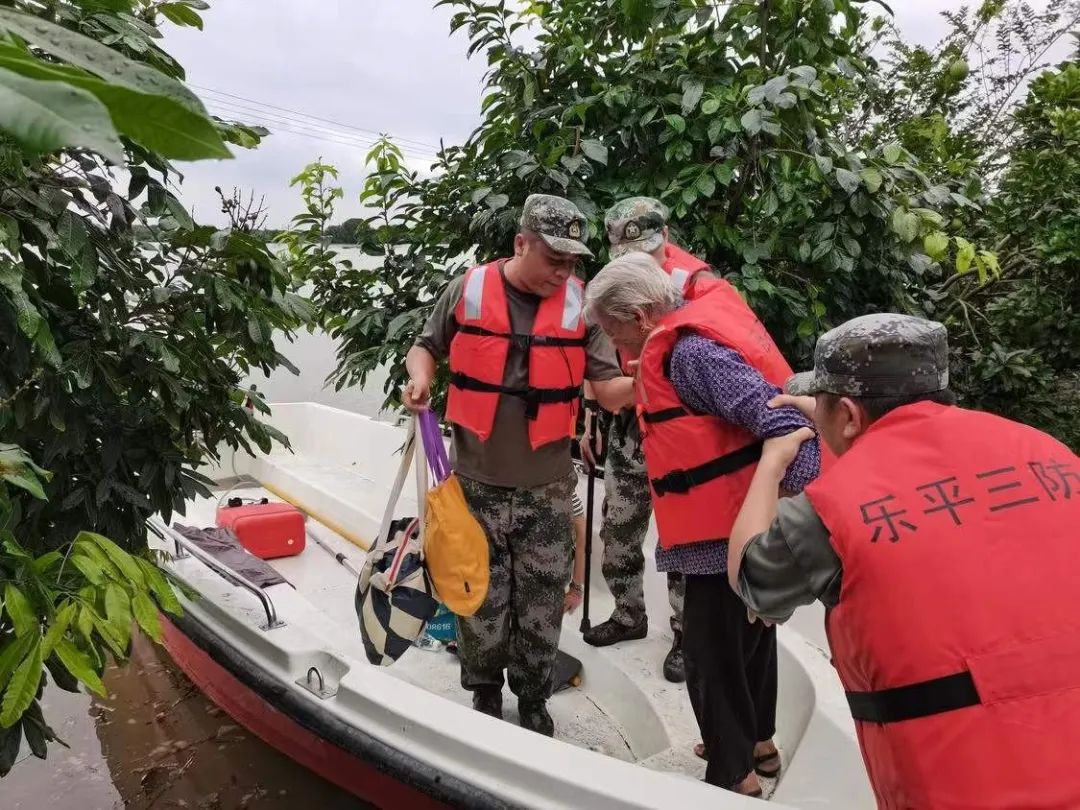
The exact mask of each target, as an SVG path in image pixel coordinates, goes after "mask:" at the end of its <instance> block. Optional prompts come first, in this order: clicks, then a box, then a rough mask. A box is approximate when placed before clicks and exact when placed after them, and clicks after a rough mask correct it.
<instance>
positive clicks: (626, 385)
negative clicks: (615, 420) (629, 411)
mask: <svg viewBox="0 0 1080 810" xmlns="http://www.w3.org/2000/svg"><path fill="white" fill-rule="evenodd" d="M589 384H590V385H591V386H592V390H593V392H594V393H595V395H596V401H597V402H599V403H600V407H601V408H603V409H604V410H605V411H610V412H611V413H618V412H619V411H621V410H622V409H623V408H632V407H633V406H634V378H633V377H615V378H614V379H611V380H590V381H589Z"/></svg>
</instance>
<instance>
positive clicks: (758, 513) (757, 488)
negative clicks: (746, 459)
mask: <svg viewBox="0 0 1080 810" xmlns="http://www.w3.org/2000/svg"><path fill="white" fill-rule="evenodd" d="M783 479H784V468H783V467H781V466H779V465H776V464H771V463H769V462H768V460H766V459H764V458H763V459H762V461H761V463H759V464H758V466H757V470H755V471H754V478H753V480H751V482H750V489H749V490H748V491H747V493H746V498H745V500H743V503H742V508H741V509H739V514H738V516H737V517H736V518H735V523H734V525H733V526H732V527H731V536H730V537H729V539H728V566H727V568H728V579H729V580H730V582H731V586H732V587H733V588H735V587H736V586H737V583H738V581H739V568H740V567H741V566H742V557H743V549H745V548H746V544H747V543H749V542H750V540H751V539H753V538H754V537H756V536H757V535H759V534H761V533H762V532H764V531H767V530H768V528H769V527H770V526H771V525H772V522H773V521H774V520H776V509H777V503H778V502H779V500H780V482H781V481H782V480H783Z"/></svg>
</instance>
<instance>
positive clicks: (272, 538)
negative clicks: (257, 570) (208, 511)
mask: <svg viewBox="0 0 1080 810" xmlns="http://www.w3.org/2000/svg"><path fill="white" fill-rule="evenodd" d="M217 524H218V526H221V527H222V528H224V529H230V530H232V533H233V534H235V535H236V537H237V539H238V540H239V541H240V545H242V546H243V547H244V548H246V549H247V550H248V551H250V552H251V553H252V554H254V555H255V556H256V557H261V558H262V559H264V560H272V559H274V558H275V557H292V556H294V555H296V554H299V553H300V552H301V551H303V550H304V545H305V540H306V536H305V533H304V515H303V514H302V513H301V512H300V510H299V509H297V508H296V507H295V506H292V505H290V504H287V503H274V502H271V503H246V504H243V505H242V506H219V507H218V510H217Z"/></svg>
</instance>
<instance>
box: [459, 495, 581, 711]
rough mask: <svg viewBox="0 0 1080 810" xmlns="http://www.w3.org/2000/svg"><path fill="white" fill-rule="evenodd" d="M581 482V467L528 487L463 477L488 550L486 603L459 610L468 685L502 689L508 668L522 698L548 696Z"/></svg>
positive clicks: (464, 683) (512, 684)
mask: <svg viewBox="0 0 1080 810" xmlns="http://www.w3.org/2000/svg"><path fill="white" fill-rule="evenodd" d="M576 484H577V475H576V474H571V475H568V476H567V477H565V478H562V479H559V480H558V481H555V482H554V483H551V484H547V485H546V486H542V487H535V488H531V489H524V488H522V489H512V488H506V487H496V486H492V485H490V484H482V483H480V482H479V481H473V480H471V479H469V478H461V486H462V489H463V490H464V491H465V498H466V500H467V501H468V503H469V509H470V510H471V511H472V513H473V514H474V515H475V516H476V518H477V520H479V521H480V524H481V525H482V526H483V527H484V530H485V531H486V532H487V536H488V548H489V551H490V554H491V579H490V583H489V585H488V593H487V598H486V599H485V600H484V604H482V605H481V606H480V609H479V610H478V611H476V613H475V614H473V615H472V616H469V617H460V616H459V617H458V652H459V656H460V658H461V685H462V686H463V687H464V688H465V689H469V690H475V689H477V688H478V687H483V686H494V687H498V688H500V689H501V688H502V685H503V670H504V669H505V670H506V671H507V680H509V682H510V690H511V691H512V692H513V693H514V694H515V695H517V696H518V698H519V699H522V700H546V699H547V698H548V697H550V695H551V690H552V683H551V673H552V668H553V667H554V664H555V653H556V652H557V651H558V647H559V632H560V630H561V629H562V616H563V614H562V607H563V596H564V594H565V593H566V586H567V584H568V583H569V582H570V573H571V570H570V569H571V563H572V561H573V557H574V530H573V522H572V518H571V496H572V494H573V492H574V488H575V486H576Z"/></svg>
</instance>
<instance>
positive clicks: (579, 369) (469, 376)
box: [446, 261, 585, 450]
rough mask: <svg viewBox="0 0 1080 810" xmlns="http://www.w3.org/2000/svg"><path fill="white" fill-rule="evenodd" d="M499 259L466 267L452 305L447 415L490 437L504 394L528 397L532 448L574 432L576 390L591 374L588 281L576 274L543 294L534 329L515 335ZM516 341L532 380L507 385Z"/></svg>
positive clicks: (483, 435)
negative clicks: (517, 385) (454, 325)
mask: <svg viewBox="0 0 1080 810" xmlns="http://www.w3.org/2000/svg"><path fill="white" fill-rule="evenodd" d="M506 283H507V282H506V280H505V279H504V278H503V274H502V271H501V269H500V262H499V261H494V262H491V263H490V264H485V265H479V266H477V267H473V268H472V269H470V270H469V271H467V272H466V274H465V286H464V288H463V291H462V295H461V299H460V300H459V301H458V303H457V306H456V307H455V309H454V318H455V319H456V320H457V323H458V328H457V332H456V333H455V335H454V338H453V340H451V342H450V394H449V398H448V400H447V405H446V418H447V419H448V420H449V421H451V422H453V423H454V424H456V425H460V426H461V427H464V428H467V429H469V430H471V431H472V432H473V433H475V434H476V435H477V436H479V437H480V439H481V440H484V441H486V440H487V438H488V437H489V436H490V435H491V430H492V427H493V425H494V424H495V411H496V408H497V407H498V404H499V397H501V396H514V397H520V398H521V399H523V400H524V401H525V403H526V411H525V414H526V417H527V418H528V420H529V443H530V444H531V445H532V447H533V449H534V450H535V449H536V448H538V447H540V446H541V445H544V444H547V443H549V442H553V441H558V440H559V439H566V438H569V437H571V436H573V435H574V423H575V420H576V418H577V408H578V395H579V393H580V390H581V383H582V382H583V381H584V379H585V320H584V318H583V317H582V304H583V301H584V285H583V284H582V283H581V281H580V280H579V279H577V278H575V277H573V276H571V277H570V278H569V279H568V280H567V282H566V284H565V285H564V286H563V288H562V290H561V291H560V292H558V293H556V294H555V295H552V296H550V297H548V298H544V299H541V301H540V305H539V307H538V308H537V311H536V319H535V320H534V321H533V327H532V332H531V333H530V334H527V335H526V334H515V333H514V332H513V330H512V328H511V323H510V308H509V304H508V302H507V300H506V287H505V285H506ZM511 343H514V344H515V345H516V346H519V347H521V348H523V349H527V350H528V353H529V360H528V362H529V385H528V387H527V388H522V389H514V388H508V387H506V386H505V385H504V374H505V371H506V358H507V355H508V354H509V351H510V344H511Z"/></svg>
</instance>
